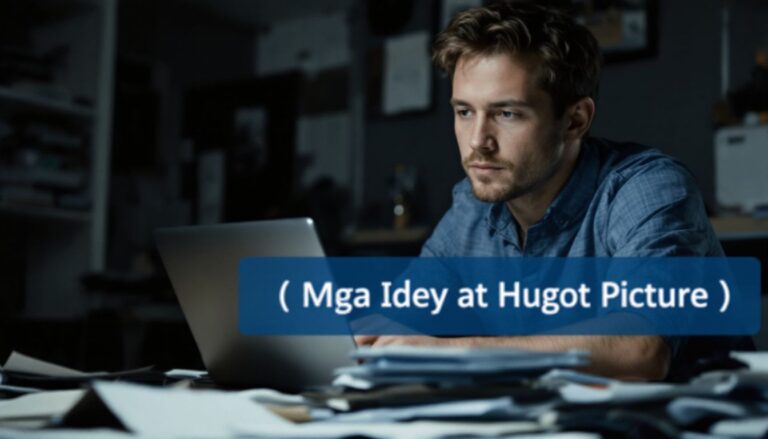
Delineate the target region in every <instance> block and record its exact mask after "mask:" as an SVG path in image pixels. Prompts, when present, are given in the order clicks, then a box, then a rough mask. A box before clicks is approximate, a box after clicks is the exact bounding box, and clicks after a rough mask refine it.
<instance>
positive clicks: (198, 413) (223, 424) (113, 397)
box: [75, 382, 288, 437]
mask: <svg viewBox="0 0 768 439" xmlns="http://www.w3.org/2000/svg"><path fill="white" fill-rule="evenodd" d="M93 391H94V392H95V394H96V396H98V398H99V399H100V400H101V402H103V403H104V405H105V406H106V407H107V408H108V409H109V410H110V411H111V412H112V414H113V415H114V416H115V417H116V418H117V419H119V420H120V422H121V423H122V424H123V426H125V428H127V429H128V430H129V431H132V432H133V433H136V434H138V435H146V436H150V437H224V436H230V435H232V432H233V427H234V426H235V425H248V424H251V423H253V424H259V425H265V426H267V427H269V426H272V425H284V424H288V421H286V420H284V419H283V418H281V417H279V416H277V415H275V414H274V413H272V412H270V411H269V410H268V409H266V408H264V407H262V406H261V405H259V404H258V403H256V402H253V401H251V400H250V399H248V398H246V397H243V395H241V394H239V393H232V392H223V391H215V390H188V389H178V388H173V389H169V388H157V387H149V386H143V385H138V384H128V383H119V382H115V383H113V382H95V383H93ZM75 409H77V407H75Z"/></svg>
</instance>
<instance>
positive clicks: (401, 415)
mask: <svg viewBox="0 0 768 439" xmlns="http://www.w3.org/2000/svg"><path fill="white" fill-rule="evenodd" d="M513 405H514V403H513V402H512V400H511V398H490V399H473V400H466V401H451V402H442V403H437V404H423V405H416V406H412V407H386V408H374V409H368V410H359V411H356V412H351V413H342V414H339V415H336V416H334V417H333V418H331V419H330V421H331V422H382V421H385V422H398V421H407V420H410V419H416V418H430V419H455V418H461V417H475V418H482V417H484V416H488V415H491V414H506V413H508V412H509V411H510V410H511V409H512V407H513Z"/></svg>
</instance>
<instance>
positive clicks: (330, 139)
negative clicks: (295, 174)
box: [296, 112, 352, 188]
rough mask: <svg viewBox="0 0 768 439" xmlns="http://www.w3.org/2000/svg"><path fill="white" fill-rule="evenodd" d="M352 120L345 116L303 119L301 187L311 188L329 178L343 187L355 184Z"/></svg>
mask: <svg viewBox="0 0 768 439" xmlns="http://www.w3.org/2000/svg"><path fill="white" fill-rule="evenodd" d="M349 124H350V120H349V115H348V114H347V113H345V112H339V113H326V114H319V115H312V116H305V117H302V118H300V119H299V121H298V126H297V134H296V137H297V138H296V152H297V154H298V156H299V160H300V161H301V162H302V163H301V166H302V167H303V172H302V178H301V185H302V186H303V187H305V188H306V187H310V186H311V185H312V184H314V183H315V182H317V180H318V179H320V178H323V177H328V178H330V179H332V180H333V181H334V182H335V183H336V184H338V185H339V186H347V187H348V186H349V185H350V184H351V183H352V176H351V172H352V163H351V158H352V147H351V142H350V138H349V132H350V128H349Z"/></svg>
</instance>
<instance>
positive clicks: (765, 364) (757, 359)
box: [731, 352, 768, 372]
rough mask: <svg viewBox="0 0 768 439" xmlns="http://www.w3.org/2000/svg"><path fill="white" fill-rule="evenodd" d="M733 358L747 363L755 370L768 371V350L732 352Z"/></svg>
mask: <svg viewBox="0 0 768 439" xmlns="http://www.w3.org/2000/svg"><path fill="white" fill-rule="evenodd" d="M731 358H733V359H735V360H738V361H741V362H742V363H745V364H746V365H747V367H749V370H751V371H753V372H768V352H731Z"/></svg>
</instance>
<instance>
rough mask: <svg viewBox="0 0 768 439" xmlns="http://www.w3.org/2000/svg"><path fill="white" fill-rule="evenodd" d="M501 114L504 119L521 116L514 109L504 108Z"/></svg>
mask: <svg viewBox="0 0 768 439" xmlns="http://www.w3.org/2000/svg"><path fill="white" fill-rule="evenodd" d="M499 116H501V118H502V119H517V118H519V117H520V114H519V113H515V112H514V111H506V110H502V111H500V112H499Z"/></svg>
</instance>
